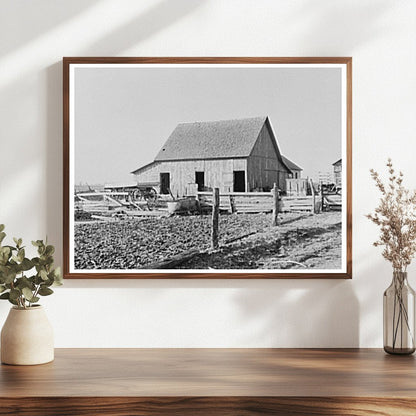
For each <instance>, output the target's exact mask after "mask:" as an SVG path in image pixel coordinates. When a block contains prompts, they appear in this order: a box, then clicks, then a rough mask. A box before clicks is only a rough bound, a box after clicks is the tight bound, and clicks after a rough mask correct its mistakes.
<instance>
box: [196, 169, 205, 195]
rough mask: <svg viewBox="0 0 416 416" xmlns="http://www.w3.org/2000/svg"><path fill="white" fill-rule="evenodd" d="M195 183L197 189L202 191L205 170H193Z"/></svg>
mask: <svg viewBox="0 0 416 416" xmlns="http://www.w3.org/2000/svg"><path fill="white" fill-rule="evenodd" d="M195 183H196V184H197V185H198V191H199V192H202V191H203V190H204V188H205V172H195Z"/></svg>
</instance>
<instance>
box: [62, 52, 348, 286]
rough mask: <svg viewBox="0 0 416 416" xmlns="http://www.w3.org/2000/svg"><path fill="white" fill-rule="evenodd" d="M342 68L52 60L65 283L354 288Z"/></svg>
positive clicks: (329, 62) (266, 62)
mask: <svg viewBox="0 0 416 416" xmlns="http://www.w3.org/2000/svg"><path fill="white" fill-rule="evenodd" d="M351 68H352V58H346V57H330V58H236V57H234V58H97V57H95V58H64V59H63V79H64V82H63V88H64V90H63V99H64V102H63V107H64V117H63V119H64V126H63V130H64V138H63V140H64V155H63V157H64V186H63V189H64V195H63V199H64V220H63V227H64V242H63V247H64V277H65V278H67V279H68V278H83V279H85V278H151V279H154V278H157V279H167V278H172V279H176V278H192V279H194V278H211V279H218V278H220V279H228V278H234V279H235V278H237V279H251V278H261V279H275V278H285V279H289V278H302V279H305V278H338V279H339V278H351V277H352V276H351V272H352V259H351V255H352V241H351V239H352V236H351V221H352V202H351V198H352V196H351V193H352V189H351V164H352V162H351V141H352V140H351V126H352V124H351V123H352V121H351V115H352V107H351V106H352V88H351Z"/></svg>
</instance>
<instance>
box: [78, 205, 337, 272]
mask: <svg viewBox="0 0 416 416" xmlns="http://www.w3.org/2000/svg"><path fill="white" fill-rule="evenodd" d="M279 218H280V225H279V226H277V227H272V226H271V225H270V224H271V214H238V215H221V216H220V226H219V227H220V241H219V242H220V249H219V250H216V251H214V252H212V251H210V250H209V247H210V233H211V230H210V223H211V218H210V216H209V215H205V216H198V215H195V216H175V217H150V218H149V217H142V218H139V219H135V220H119V221H114V222H90V223H85V222H84V223H75V253H74V255H75V268H77V269H141V268H153V267H154V264H155V263H157V262H162V261H164V260H167V259H169V258H172V257H174V256H178V255H181V254H183V253H186V252H188V251H190V250H195V249H198V250H200V251H201V252H200V253H199V254H197V255H195V256H194V257H193V258H191V259H190V260H187V261H185V262H182V263H181V264H179V265H177V266H176V267H175V268H181V269H208V268H212V269H301V268H305V267H307V268H308V269H309V268H315V269H336V268H340V267H341V251H342V250H341V228H342V223H341V212H335V211H334V212H324V213H321V214H317V215H309V214H293V213H292V214H281V215H279Z"/></svg>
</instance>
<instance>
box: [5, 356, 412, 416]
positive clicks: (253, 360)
mask: <svg viewBox="0 0 416 416" xmlns="http://www.w3.org/2000/svg"><path fill="white" fill-rule="evenodd" d="M415 374H416V362H415V359H414V357H413V356H404V357H395V356H389V355H386V354H385V353H384V352H383V351H382V350H381V349H380V350H379V349H377V350H372V349H342V350H334V349H323V350H322V349H75V350H74V349H57V350H56V359H55V361H54V362H52V363H49V364H45V365H41V366H7V365H2V366H1V367H0V415H5V414H18V415H43V416H47V415H96V414H97V415H98V414H99V415H143V416H147V415H171V416H174V415H184V416H186V415H194V416H198V415H212V414H215V415H216V416H221V415H239V416H244V415H258V414H265V415H279V414H282V415H368V414H374V415H415V414H416V377H415V376H414V375H415Z"/></svg>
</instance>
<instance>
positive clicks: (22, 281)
mask: <svg viewBox="0 0 416 416" xmlns="http://www.w3.org/2000/svg"><path fill="white" fill-rule="evenodd" d="M17 287H18V288H19V289H21V290H22V291H23V289H24V288H28V289H30V290H31V291H33V290H35V288H36V286H35V285H34V283H33V282H31V281H30V280H29V279H28V278H27V277H26V276H22V277H20V278H19V279H18V283H17Z"/></svg>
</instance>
